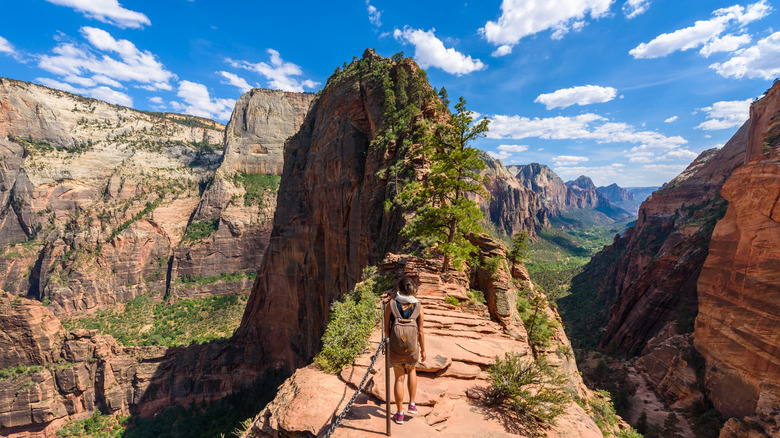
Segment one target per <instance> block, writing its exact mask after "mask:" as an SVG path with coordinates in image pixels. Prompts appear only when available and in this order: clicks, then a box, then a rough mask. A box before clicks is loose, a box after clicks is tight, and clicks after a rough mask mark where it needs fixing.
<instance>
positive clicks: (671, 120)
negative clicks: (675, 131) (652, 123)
mask: <svg viewBox="0 0 780 438" xmlns="http://www.w3.org/2000/svg"><path fill="white" fill-rule="evenodd" d="M677 119H679V117H677V116H672V117H669V118H668V119H666V120H664V123H674V122H676V121H677Z"/></svg>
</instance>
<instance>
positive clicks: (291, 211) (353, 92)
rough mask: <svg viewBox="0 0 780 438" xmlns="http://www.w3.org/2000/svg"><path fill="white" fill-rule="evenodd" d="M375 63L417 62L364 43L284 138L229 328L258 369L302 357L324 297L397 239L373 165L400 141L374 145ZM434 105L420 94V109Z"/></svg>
mask: <svg viewBox="0 0 780 438" xmlns="http://www.w3.org/2000/svg"><path fill="white" fill-rule="evenodd" d="M379 63H386V64H388V65H389V66H390V67H389V69H390V75H391V77H392V76H395V75H396V74H398V71H399V69H404V71H406V72H414V71H415V70H416V69H417V67H416V65H415V64H414V63H413V62H412V61H411V59H407V60H405V61H403V62H401V63H400V64H396V63H395V62H392V61H390V60H383V59H382V58H379V57H378V56H377V55H375V54H374V53H373V52H372V51H366V53H365V54H364V57H363V59H361V60H357V61H354V62H353V63H352V64H350V66H349V67H348V68H347V69H346V70H345V71H344V72H342V73H340V74H338V75H335V76H334V77H332V78H331V79H330V80H329V82H328V85H327V86H326V87H325V89H324V90H323V91H322V92H321V93H320V95H319V96H318V97H317V99H315V101H314V102H313V104H312V107H311V109H310V111H309V114H308V116H307V117H306V120H305V121H304V123H303V127H302V129H301V130H300V131H299V132H298V133H297V134H296V135H295V136H294V137H293V138H292V139H290V140H289V141H288V142H287V143H286V145H285V151H284V157H285V161H284V171H283V173H282V185H281V187H280V189H279V195H278V199H277V209H276V213H275V216H274V228H273V232H272V234H271V241H270V243H269V246H268V250H267V252H266V256H265V259H264V261H263V265H262V267H261V269H260V271H259V273H258V277H257V281H256V282H255V285H254V288H253V290H252V295H251V297H250V299H249V303H248V304H247V309H246V312H245V314H244V318H243V321H242V323H241V327H240V328H239V330H238V332H237V336H238V339H239V341H240V342H244V343H248V344H251V345H257V348H258V349H259V350H258V351H259V354H260V357H259V359H258V360H259V361H260V366H261V367H263V368H265V369H281V370H285V371H287V372H292V370H294V369H295V368H298V367H300V366H303V365H305V364H306V363H308V361H309V360H310V359H311V358H312V357H313V355H314V354H315V353H316V352H317V350H318V348H319V341H320V337H321V335H322V333H323V331H324V329H325V324H326V321H327V318H328V309H329V307H330V304H331V302H333V300H334V299H336V298H338V297H340V296H341V295H342V294H343V293H344V292H346V291H348V290H350V289H351V288H352V287H353V286H354V285H355V283H356V282H357V281H359V279H360V275H361V271H362V269H363V268H364V267H365V266H367V265H369V264H372V263H376V262H378V261H379V259H380V258H381V257H382V256H383V255H384V254H385V252H386V251H388V250H391V249H393V248H394V247H396V246H397V244H398V243H399V230H400V227H401V226H402V223H401V221H400V220H398V218H393V217H392V216H389V215H387V214H386V213H385V209H384V203H385V200H386V199H387V198H388V196H389V195H390V193H391V192H389V190H391V189H392V188H391V185H390V183H389V182H388V179H383V178H382V176H384V173H382V172H379V171H380V170H381V169H383V168H385V167H386V166H388V165H390V164H393V163H396V162H398V161H399V160H403V158H404V157H403V156H402V153H401V152H400V151H401V150H402V149H401V148H396V147H395V146H394V144H391V145H390V146H389V147H388V148H387V149H383V148H377V147H372V140H374V139H375V138H376V137H377V133H378V132H379V130H380V128H381V127H382V124H383V122H384V120H383V117H382V114H383V104H384V95H383V92H382V87H381V84H380V83H379V82H377V77H376V75H372V74H370V73H371V72H372V71H374V70H375V68H376V67H377V65H378V64H379ZM426 86H427V84H426ZM432 111H433V106H432V105H429V104H428V103H426V102H423V108H422V116H423V117H431V116H432V115H433V113H432ZM393 193H394V192H393Z"/></svg>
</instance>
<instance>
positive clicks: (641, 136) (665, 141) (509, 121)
mask: <svg viewBox="0 0 780 438" xmlns="http://www.w3.org/2000/svg"><path fill="white" fill-rule="evenodd" d="M490 120H491V123H490V131H488V134H487V136H488V137H489V138H498V139H504V138H511V139H514V140H519V139H523V138H528V137H536V138H541V139H545V140H595V141H596V142H599V143H634V144H639V145H640V146H643V147H645V148H655V149H666V150H671V149H674V148H677V147H679V146H680V145H682V144H685V143H687V140H685V139H684V138H682V137H680V136H673V137H667V136H665V135H663V134H661V133H659V132H654V131H640V130H637V129H636V128H635V127H633V126H631V125H629V124H627V123H620V122H612V121H609V119H607V118H605V117H602V116H600V115H597V114H593V113H585V114H580V115H577V116H574V117H564V116H557V117H547V118H538V117H536V118H533V119H531V118H528V117H522V116H507V115H494V116H492V117H490Z"/></svg>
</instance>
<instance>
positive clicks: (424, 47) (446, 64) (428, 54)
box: [393, 27, 485, 76]
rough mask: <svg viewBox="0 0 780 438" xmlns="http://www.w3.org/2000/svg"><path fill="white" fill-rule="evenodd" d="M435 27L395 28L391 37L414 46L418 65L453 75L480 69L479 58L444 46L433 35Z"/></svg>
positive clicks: (481, 67) (480, 62) (482, 66)
mask: <svg viewBox="0 0 780 438" xmlns="http://www.w3.org/2000/svg"><path fill="white" fill-rule="evenodd" d="M434 31H435V29H431V30H429V31H424V30H420V29H412V28H409V27H405V28H404V30H400V29H395V30H394V31H393V37H394V38H395V39H396V40H397V41H399V42H401V43H405V44H406V43H408V44H412V45H413V46H414V58H415V60H416V61H417V63H418V64H420V67H422V68H428V67H437V68H440V69H442V70H444V71H446V72H447V73H450V74H454V75H458V76H460V75H464V74H469V73H471V72H474V71H478V70H482V69H484V68H485V64H483V63H482V61H480V60H479V59H472V58H471V56H466V55H464V54H462V53H460V52H458V51H457V50H455V49H453V48H446V47H444V43H443V42H442V41H441V40H440V39H438V38H436V35H434Z"/></svg>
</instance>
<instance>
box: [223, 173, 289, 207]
mask: <svg viewBox="0 0 780 438" xmlns="http://www.w3.org/2000/svg"><path fill="white" fill-rule="evenodd" d="M281 180H282V177H281V176H279V175H264V174H262V173H241V172H239V173H237V174H236V175H235V176H234V177H233V183H234V184H236V185H241V186H243V187H244V190H246V194H244V205H245V206H250V205H257V206H260V207H262V206H263V199H264V198H265V197H266V195H267V194H268V192H273V193H276V192H277V191H278V190H279V182H280V181H281Z"/></svg>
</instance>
